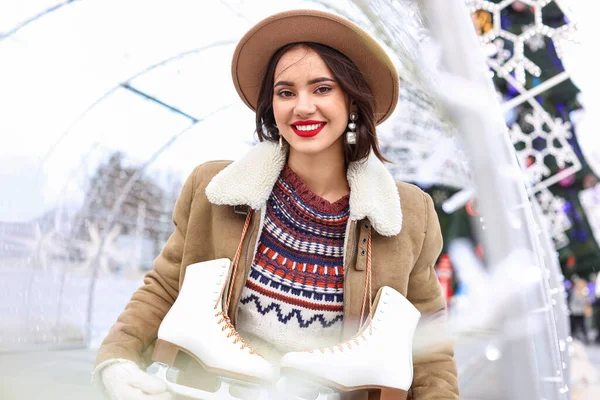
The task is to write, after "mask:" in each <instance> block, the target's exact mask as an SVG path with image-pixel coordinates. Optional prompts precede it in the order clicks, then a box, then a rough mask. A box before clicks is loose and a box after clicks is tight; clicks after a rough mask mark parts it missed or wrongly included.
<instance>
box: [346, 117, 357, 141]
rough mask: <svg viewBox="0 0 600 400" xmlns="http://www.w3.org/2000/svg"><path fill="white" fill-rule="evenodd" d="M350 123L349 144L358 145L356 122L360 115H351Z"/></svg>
mask: <svg viewBox="0 0 600 400" xmlns="http://www.w3.org/2000/svg"><path fill="white" fill-rule="evenodd" d="M349 118H350V121H352V122H350V123H349V124H348V129H349V130H348V132H346V141H347V142H348V144H356V132H355V131H354V130H355V129H356V122H355V121H356V120H357V119H358V114H356V113H355V112H354V111H353V112H351V113H350V116H349Z"/></svg>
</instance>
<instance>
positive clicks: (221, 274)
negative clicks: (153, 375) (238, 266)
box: [152, 258, 274, 400]
mask: <svg viewBox="0 0 600 400" xmlns="http://www.w3.org/2000/svg"><path fill="white" fill-rule="evenodd" d="M231 264H232V263H231V262H230V260H229V259H226V258H224V259H218V260H212V261H206V262H202V263H197V264H192V265H190V266H188V267H187V269H186V271H185V279H184V281H183V285H182V287H181V290H180V292H179V296H178V297H177V299H176V301H175V303H174V304H173V306H172V307H171V309H170V310H169V312H168V313H167V315H166V316H165V318H164V320H163V321H162V323H161V325H160V328H159V330H158V340H157V343H156V348H155V350H154V354H153V357H152V358H153V360H154V361H155V362H157V363H158V365H159V370H158V373H157V376H158V377H160V378H161V379H163V380H165V381H166V382H167V385H168V386H169V389H170V390H171V391H172V392H174V393H176V394H178V395H182V396H185V397H189V398H194V399H202V400H212V399H219V400H221V399H228V400H229V399H231V400H233V399H238V397H235V396H234V395H232V393H231V392H230V389H233V390H235V391H236V392H239V391H240V388H244V390H245V391H246V392H247V393H246V394H247V395H248V396H250V397H251V398H254V399H266V398H267V389H266V388H267V387H268V386H270V385H271V383H272V381H273V373H274V372H273V367H272V366H271V364H270V363H269V362H268V361H267V360H265V359H264V358H263V357H262V356H260V355H259V354H257V353H256V352H255V351H254V350H252V349H251V348H250V347H249V346H248V345H247V344H246V343H245V342H244V340H243V339H242V338H241V337H240V336H239V335H238V333H237V332H236V330H235V328H234V327H233V325H232V324H231V321H230V320H229V318H228V316H227V314H226V312H227V308H226V307H224V306H225V305H226V304H227V303H228V302H229V300H228V299H227V300H226V301H225V304H223V303H224V302H223V297H224V296H223V293H224V291H225V290H224V287H225V285H226V284H227V282H228V278H229V269H230V265H231ZM234 273H235V272H234ZM226 297H227V298H229V297H228V296H226ZM180 351H181V352H184V353H187V354H188V355H189V356H191V357H192V358H193V359H195V360H196V361H197V362H198V363H200V364H201V365H202V367H203V368H204V369H205V370H206V371H209V372H211V373H214V374H216V375H218V376H219V377H220V378H221V379H220V381H221V383H220V386H219V388H218V389H217V391H215V392H209V391H205V390H200V389H196V388H191V387H187V386H183V385H179V384H177V383H174V382H171V381H170V379H167V371H168V369H169V367H172V366H173V364H174V362H175V358H176V357H177V354H178V352H180ZM232 387H233V388H232Z"/></svg>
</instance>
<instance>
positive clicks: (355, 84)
mask: <svg viewBox="0 0 600 400" xmlns="http://www.w3.org/2000/svg"><path fill="white" fill-rule="evenodd" d="M298 45H301V46H306V47H308V48H309V49H312V50H314V51H315V52H316V53H317V54H318V55H319V56H321V58H322V59H323V61H324V62H325V64H327V66H328V67H329V69H330V70H331V72H332V73H333V77H334V78H335V80H336V81H337V82H338V84H339V85H340V87H341V88H342V90H343V91H344V92H345V93H346V94H347V95H348V97H349V98H350V100H351V102H352V103H354V105H355V106H356V112H357V114H358V121H356V144H353V145H350V144H348V142H347V141H346V135H342V137H343V140H344V157H345V160H346V164H348V163H350V162H353V161H358V160H362V159H364V158H366V157H367V156H368V155H369V152H370V151H371V149H372V150H373V153H374V154H375V156H377V158H379V159H380V160H381V161H386V162H389V161H388V160H387V159H386V158H385V157H384V156H383V155H382V154H381V151H380V150H379V142H378V141H377V134H376V131H375V115H374V110H375V98H374V97H373V93H372V92H371V88H370V87H369V85H368V83H367V80H366V79H365V77H364V76H363V74H362V73H361V72H360V71H359V69H358V68H357V67H356V65H355V64H354V63H353V62H352V61H351V60H350V59H349V58H348V57H346V56H345V55H343V54H342V53H340V52H339V51H337V50H335V49H333V48H331V47H329V46H325V45H322V44H318V43H312V42H302V43H291V44H288V45H285V46H283V47H281V48H280V49H279V50H277V51H276V52H275V54H273V57H271V60H270V61H269V64H268V65H267V70H266V72H265V75H264V78H263V81H262V84H261V87H260V92H259V94H258V102H257V105H256V133H257V134H258V139H259V140H260V141H261V142H262V141H265V140H269V141H272V142H276V141H278V140H279V130H278V129H277V126H276V125H275V116H274V115H273V85H274V84H275V82H274V81H275V68H276V67H277V63H278V62H279V60H280V59H281V57H282V56H283V54H284V53H285V52H286V51H288V50H290V49H291V48H292V47H294V46H298Z"/></svg>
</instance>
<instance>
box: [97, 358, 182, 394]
mask: <svg viewBox="0 0 600 400" xmlns="http://www.w3.org/2000/svg"><path fill="white" fill-rule="evenodd" d="M101 376H102V382H103V383H104V387H105V388H106V392H107V393H108V396H109V397H110V399H111V400H173V399H174V398H175V397H174V395H172V394H171V393H170V392H169V391H168V390H167V384H166V383H165V382H164V381H162V380H160V379H159V378H157V377H155V376H152V375H150V374H147V373H146V372H144V371H142V370H141V369H140V367H138V366H137V365H136V364H134V363H133V362H118V363H116V364H112V365H109V366H108V367H106V368H104V370H102V372H101Z"/></svg>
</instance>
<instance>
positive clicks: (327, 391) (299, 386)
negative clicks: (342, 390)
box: [275, 375, 342, 400]
mask: <svg viewBox="0 0 600 400" xmlns="http://www.w3.org/2000/svg"><path fill="white" fill-rule="evenodd" d="M275 388H276V390H277V393H278V394H279V396H278V398H281V399H282V400H341V398H342V397H341V395H340V394H339V393H337V392H336V391H335V390H333V389H331V388H329V387H327V386H324V385H322V384H320V383H318V382H314V381H311V380H308V379H305V378H303V377H298V376H292V375H286V376H283V377H281V378H280V379H279V380H278V381H277V383H276V385H275Z"/></svg>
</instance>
